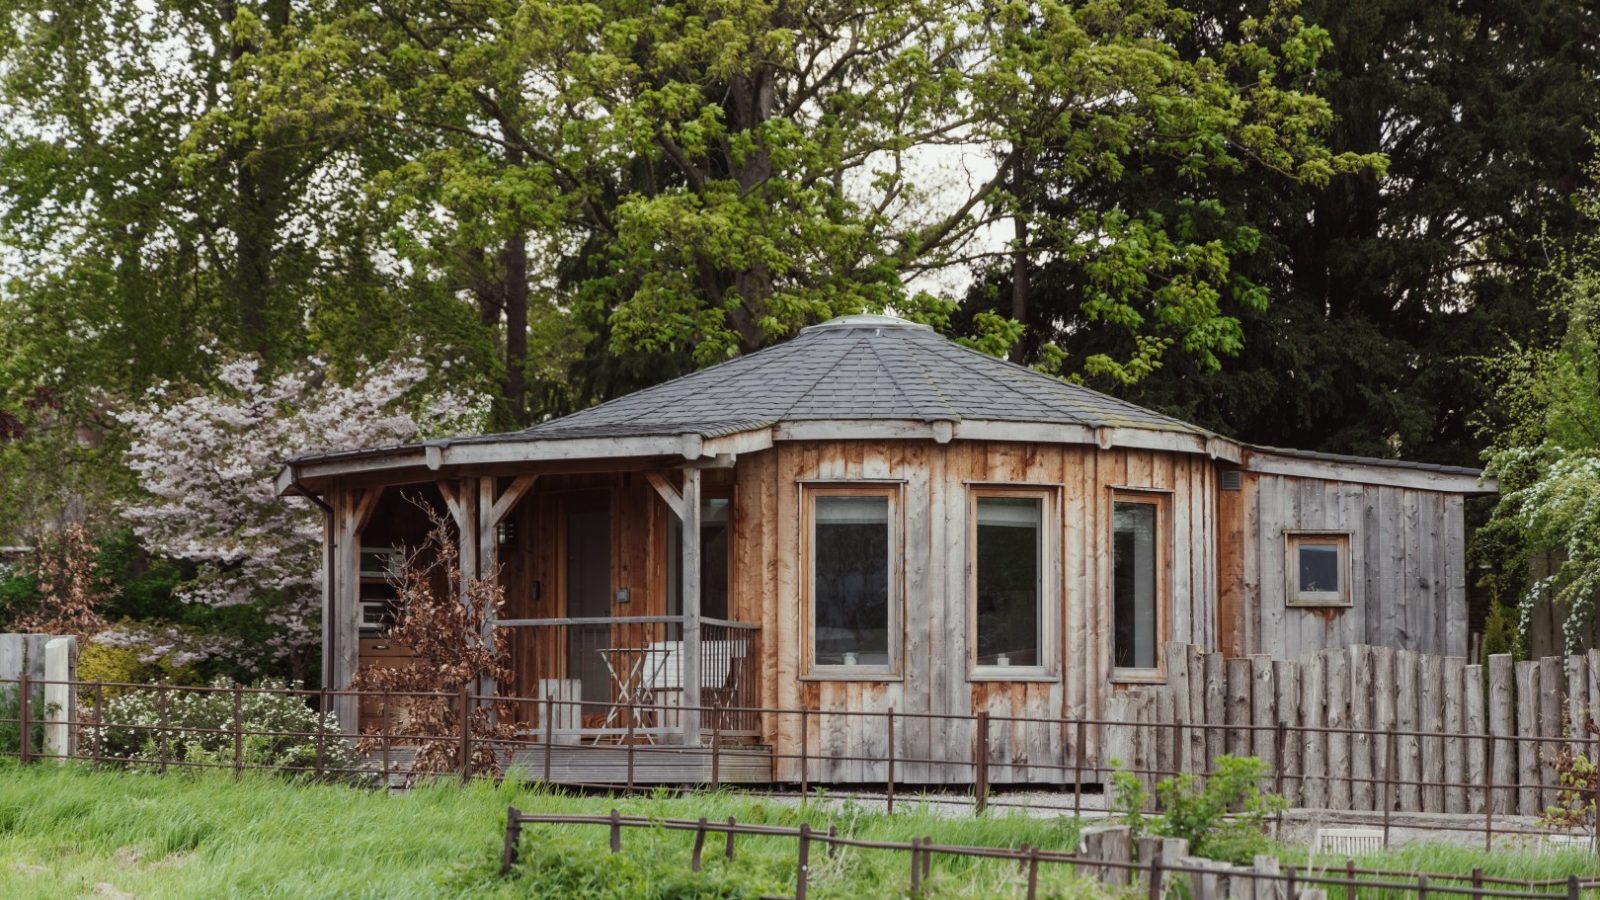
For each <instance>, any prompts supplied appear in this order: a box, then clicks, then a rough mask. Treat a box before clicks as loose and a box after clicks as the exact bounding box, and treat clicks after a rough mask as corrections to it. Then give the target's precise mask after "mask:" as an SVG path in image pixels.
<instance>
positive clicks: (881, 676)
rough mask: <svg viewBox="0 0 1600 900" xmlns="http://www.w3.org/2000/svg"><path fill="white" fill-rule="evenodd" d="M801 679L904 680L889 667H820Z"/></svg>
mask: <svg viewBox="0 0 1600 900" xmlns="http://www.w3.org/2000/svg"><path fill="white" fill-rule="evenodd" d="M800 680H801V681H904V680H905V677H904V676H903V675H901V674H900V673H898V672H891V671H889V670H888V669H819V670H815V671H812V672H807V673H806V674H804V675H801V676H800Z"/></svg>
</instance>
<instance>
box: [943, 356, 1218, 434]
mask: <svg viewBox="0 0 1600 900" xmlns="http://www.w3.org/2000/svg"><path fill="white" fill-rule="evenodd" d="M945 343H946V344H948V345H950V346H952V347H955V348H956V349H958V350H962V351H964V352H966V353H968V354H971V355H973V356H977V357H979V358H982V359H986V360H989V361H991V362H997V363H1002V364H1004V365H1007V366H1010V367H1011V368H1014V369H1017V370H1020V371H1022V372H1026V373H1027V374H1029V375H1031V376H1033V377H1034V378H1036V379H1040V380H1041V381H1042V382H1043V383H1047V384H1049V385H1051V386H1053V387H1055V388H1057V389H1063V390H1068V391H1082V392H1084V393H1087V394H1093V395H1094V396H1096V397H1098V398H1100V399H1102V400H1105V401H1108V402H1110V403H1115V404H1116V405H1118V406H1120V407H1123V408H1124V409H1129V410H1133V411H1136V412H1138V413H1140V414H1142V415H1148V416H1155V417H1157V418H1161V419H1165V420H1167V421H1169V422H1176V423H1178V424H1180V425H1182V426H1184V427H1185V428H1190V429H1194V430H1196V431H1204V432H1206V433H1208V434H1209V433H1211V432H1210V430H1209V429H1206V428H1201V427H1200V426H1199V425H1196V424H1194V423H1192V422H1185V421H1184V420H1182V419H1180V418H1177V417H1176V416H1169V415H1167V414H1166V413H1164V412H1161V411H1159V410H1154V409H1150V408H1149V407H1145V406H1140V405H1139V404H1137V403H1134V402H1132V401H1130V400H1124V399H1122V398H1121V397H1114V396H1112V395H1111V394H1107V393H1105V392H1104V391H1097V390H1095V389H1094V388H1092V387H1087V386H1085V385H1081V384H1074V383H1073V382H1070V381H1067V380H1066V379H1064V378H1061V377H1059V376H1056V375H1049V374H1046V373H1044V372H1041V371H1039V370H1038V369H1035V368H1033V367H1032V366H1025V365H1023V364H1021V363H1016V362H1012V361H1011V360H1009V359H1002V358H1001V357H998V356H991V355H990V354H988V353H984V352H983V351H982V350H974V349H973V348H971V347H968V346H967V345H966V344H962V343H959V342H957V341H953V340H949V339H945ZM1008 387H1009V385H1008ZM1013 390H1015V388H1013ZM1018 393H1021V392H1020V391H1019V392H1018Z"/></svg>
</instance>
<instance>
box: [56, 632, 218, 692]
mask: <svg viewBox="0 0 1600 900" xmlns="http://www.w3.org/2000/svg"><path fill="white" fill-rule="evenodd" d="M144 656H145V654H144V653H143V652H141V650H140V648H138V647H112V646H108V645H105V644H97V643H93V642H90V643H89V645H88V646H86V647H84V648H83V649H82V650H81V651H79V653H78V678H79V680H81V681H99V682H106V683H109V684H181V685H193V684H202V683H204V681H205V679H204V677H203V676H202V675H201V672H200V668H199V666H197V665H195V664H193V663H189V664H187V665H178V664H176V663H174V662H173V660H172V659H171V658H170V657H167V656H159V657H157V658H156V659H154V660H153V661H146V660H145V659H144ZM127 691H128V689H127V688H119V687H108V688H104V692H105V695H106V696H108V697H116V696H120V695H122V694H124V693H127Z"/></svg>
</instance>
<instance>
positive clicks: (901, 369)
mask: <svg viewBox="0 0 1600 900" xmlns="http://www.w3.org/2000/svg"><path fill="white" fill-rule="evenodd" d="M830 419H831V420H855V421H861V420H901V421H904V420H913V421H924V422H932V421H939V420H946V421H962V420H967V419H976V420H988V421H1008V422H1033V423H1043V424H1059V425H1079V426H1085V427H1089V428H1100V427H1111V428H1144V429H1153V430H1158V431H1174V432H1182V433H1187V434H1201V435H1204V434H1209V432H1207V431H1205V430H1204V429H1202V428H1199V427H1198V426H1195V425H1190V424H1188V423H1186V422H1182V421H1179V420H1178V419H1174V418H1171V417H1170V416H1164V415H1161V414H1159V413H1155V412H1151V411H1150V410H1147V409H1143V408H1141V407H1138V406H1135V405H1133V404H1131V403H1127V402H1124V401H1122V400H1118V399H1116V398H1114V397H1108V396H1106V395H1105V394H1101V393H1098V392H1096V391H1092V390H1089V389H1088V388H1084V387H1079V386H1077V385H1072V384H1067V383H1066V382H1063V381H1061V380H1059V379H1056V378H1051V377H1049V376H1047V375H1042V374H1040V373H1038V372H1035V371H1033V370H1031V369H1028V368H1025V367H1023V366H1019V365H1015V364H1013V363H1009V362H1006V361H1004V360H1000V359H995V358H994V357H991V356H988V355H986V354H983V353H979V352H977V351H975V350H970V349H968V348H966V347H963V346H961V345H959V344H956V343H953V342H951V341H949V340H946V339H945V338H943V337H941V336H939V335H938V334H937V333H935V332H934V331H933V330H932V329H931V328H928V327H926V326H923V325H915V324H912V323H910V322H906V321H904V320H901V319H895V318H892V317H887V316H847V317H845V318H842V319H834V320H833V321H830V322H826V323H823V324H821V325H815V326H812V327H810V328H806V329H804V330H802V331H801V332H800V334H799V335H798V336H797V337H795V338H794V339H793V340H790V341H788V342H786V343H783V344H779V345H778V346H775V347H771V348H768V349H766V350H762V351H760V352H758V353H752V354H750V355H748V356H743V357H740V358H738V359H734V360H730V361H729V362H726V363H722V364H720V365H717V366H712V367H710V368H707V369H702V370H700V371H698V372H694V373H692V374H690V375H685V376H684V377H682V378H678V379H675V380H673V381H669V382H666V383H664V384H660V385H657V386H655V387H652V388H646V389H645V390H642V391H638V392H636V393H633V394H629V395H627V396H624V397H619V398H617V399H615V400H612V401H610V402H608V403H602V404H600V405H599V406H595V407H592V408H590V409H586V410H583V411H582V412H577V413H573V414H572V415H570V416H565V417H563V418H560V419H554V420H551V421H549V422H544V423H541V424H539V425H535V426H534V427H532V428H529V429H527V430H525V431H522V432H517V433H515V434H514V435H499V436H494V437H495V438H496V439H499V440H504V439H506V438H508V437H510V438H524V439H528V440H540V439H560V438H578V437H626V436H633V435H653V434H683V433H693V434H700V435H703V436H707V437H711V436H715V435H717V434H727V433H731V432H733V431H738V430H743V429H744V428H756V427H762V426H766V425H772V424H776V423H779V422H800V421H817V420H830ZM469 440H470V439H469Z"/></svg>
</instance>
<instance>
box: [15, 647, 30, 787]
mask: <svg viewBox="0 0 1600 900" xmlns="http://www.w3.org/2000/svg"><path fill="white" fill-rule="evenodd" d="M32 703H33V685H31V684H29V683H28V673H27V671H26V670H24V671H23V672H21V673H20V674H19V675H18V676H17V734H18V735H19V739H18V741H17V758H18V759H19V760H20V761H21V762H22V764H23V765H27V764H28V761H29V757H30V756H32V754H33V715H32V713H31V711H30V710H29V706H31V705H32Z"/></svg>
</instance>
